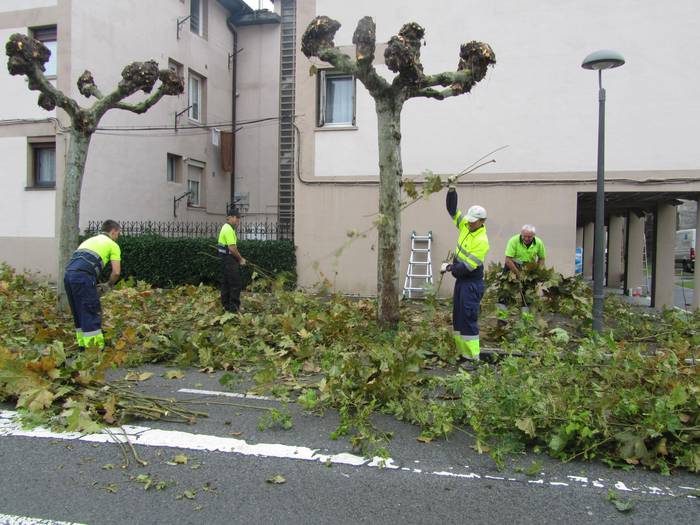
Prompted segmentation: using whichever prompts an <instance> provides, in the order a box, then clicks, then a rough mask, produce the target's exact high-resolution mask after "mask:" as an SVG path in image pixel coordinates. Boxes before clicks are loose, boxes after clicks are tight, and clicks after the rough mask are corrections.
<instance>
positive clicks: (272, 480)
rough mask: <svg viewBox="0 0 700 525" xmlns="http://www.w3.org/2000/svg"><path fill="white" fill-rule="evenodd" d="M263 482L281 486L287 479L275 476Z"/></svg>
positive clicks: (280, 475) (279, 475)
mask: <svg viewBox="0 0 700 525" xmlns="http://www.w3.org/2000/svg"><path fill="white" fill-rule="evenodd" d="M265 481H267V482H268V483H271V484H272V485H281V484H282V483H287V479H286V478H285V477H284V476H283V475H282V474H275V475H274V476H272V477H271V478H267V479H266V480H265Z"/></svg>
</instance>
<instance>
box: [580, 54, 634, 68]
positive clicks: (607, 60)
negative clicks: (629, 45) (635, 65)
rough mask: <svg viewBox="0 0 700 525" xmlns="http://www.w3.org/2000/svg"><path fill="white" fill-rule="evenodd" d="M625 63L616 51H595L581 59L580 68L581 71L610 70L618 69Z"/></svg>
mask: <svg viewBox="0 0 700 525" xmlns="http://www.w3.org/2000/svg"><path fill="white" fill-rule="evenodd" d="M624 63H625V59H624V57H623V56H622V55H621V54H620V53H618V52H617V51H612V50H611V49H601V50H600V51H595V52H593V53H591V54H590V55H588V56H587V57H586V58H584V59H583V63H582V64H581V67H582V68H583V69H595V70H599V69H612V68H614V67H620V66H621V65H622V64H624Z"/></svg>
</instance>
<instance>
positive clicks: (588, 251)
mask: <svg viewBox="0 0 700 525" xmlns="http://www.w3.org/2000/svg"><path fill="white" fill-rule="evenodd" d="M594 234H595V223H592V222H589V223H586V225H585V226H584V227H583V276H584V277H585V278H586V279H593V237H594Z"/></svg>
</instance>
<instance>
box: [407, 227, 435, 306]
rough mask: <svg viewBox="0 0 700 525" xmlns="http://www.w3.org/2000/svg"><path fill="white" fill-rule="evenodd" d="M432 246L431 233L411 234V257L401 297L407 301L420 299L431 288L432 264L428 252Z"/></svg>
mask: <svg viewBox="0 0 700 525" xmlns="http://www.w3.org/2000/svg"><path fill="white" fill-rule="evenodd" d="M432 244H433V232H431V231H430V232H428V234H427V235H416V232H415V231H414V232H412V233H411V256H410V257H409V259H408V269H407V270H406V280H405V282H404V285H403V296H404V298H408V299H420V298H424V297H425V296H426V293H427V292H428V291H429V290H430V289H432V286H433V262H432V259H431V255H430V250H431V248H432Z"/></svg>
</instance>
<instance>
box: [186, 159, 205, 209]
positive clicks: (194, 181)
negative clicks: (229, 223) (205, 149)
mask: <svg viewBox="0 0 700 525" xmlns="http://www.w3.org/2000/svg"><path fill="white" fill-rule="evenodd" d="M190 162H191V164H189V165H188V166H187V191H189V192H190V194H189V196H188V199H187V205H188V206H202V205H203V202H202V181H203V180H204V164H203V163H200V162H196V161H190ZM192 162H196V163H194V164H192Z"/></svg>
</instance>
